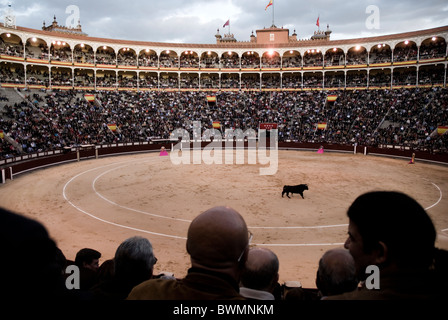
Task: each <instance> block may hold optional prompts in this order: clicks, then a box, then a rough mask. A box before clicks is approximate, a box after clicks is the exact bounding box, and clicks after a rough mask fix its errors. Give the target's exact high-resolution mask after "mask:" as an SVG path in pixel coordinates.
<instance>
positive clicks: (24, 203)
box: [0, 151, 448, 288]
mask: <svg viewBox="0 0 448 320" xmlns="http://www.w3.org/2000/svg"><path fill="white" fill-rule="evenodd" d="M408 161H409V160H406V159H401V160H399V159H389V158H381V157H374V156H364V155H352V154H338V153H329V152H325V153H324V154H317V153H316V152H304V151H301V152H298V151H279V167H278V171H277V173H276V174H275V175H270V176H269V175H267V176H262V175H260V174H259V169H260V168H262V167H267V166H266V165H259V164H257V165H254V164H248V163H247V161H245V164H242V165H236V164H233V165H231V164H222V165H217V164H215V165H206V164H201V165H193V164H191V165H174V164H173V163H172V162H171V160H170V157H169V156H168V157H160V156H159V154H158V153H145V154H138V155H128V156H116V157H109V158H101V159H98V160H96V159H92V160H85V161H81V162H76V163H71V164H65V165H60V166H55V167H51V168H47V169H43V170H38V171H34V172H31V173H28V174H23V175H19V176H16V177H15V179H14V180H13V181H7V183H6V184H4V185H2V186H0V204H1V206H3V207H5V208H8V209H10V210H13V211H16V212H19V213H22V214H24V215H26V216H29V217H32V218H34V219H37V220H39V221H41V222H42V223H43V224H44V225H45V226H46V227H47V229H48V230H49V233H50V235H51V236H52V237H53V238H54V239H55V240H56V242H57V244H58V246H59V247H60V248H61V249H62V251H63V252H64V253H65V255H66V257H67V258H68V259H74V257H75V254H76V252H77V251H78V250H79V249H81V248H84V247H90V248H94V249H97V250H99V251H100V252H101V253H102V259H101V262H102V261H104V260H106V259H109V258H112V257H113V255H114V253H115V249H116V248H117V246H118V245H119V244H120V242H121V241H123V240H125V239H126V238H128V237H131V236H134V235H140V236H144V237H147V238H148V239H150V241H151V242H152V243H153V246H154V250H155V254H156V256H157V258H158V263H157V265H156V270H155V273H158V272H160V271H170V272H174V274H175V276H177V277H182V276H183V275H184V274H185V272H186V270H187V269H188V267H189V258H188V255H187V253H186V250H185V237H186V232H187V229H188V226H189V222H190V221H191V220H192V219H193V218H194V217H195V216H196V215H197V214H199V213H200V212H202V211H204V210H206V209H208V208H210V207H212V206H216V205H228V206H231V207H233V208H235V209H236V210H238V211H239V212H240V213H241V214H242V215H243V216H244V218H245V219H246V222H247V224H248V226H249V229H250V230H251V231H252V232H253V234H254V238H253V244H254V245H256V246H265V247H268V248H270V249H271V250H273V251H274V252H275V253H276V254H277V255H278V257H279V259H280V281H281V282H283V281H286V280H299V281H301V282H302V284H303V286H304V287H308V288H311V287H315V283H314V279H315V274H316V270H317V264H318V260H319V258H320V257H321V255H322V254H323V253H324V252H325V251H326V250H328V249H330V248H333V247H336V246H342V245H343V243H344V241H345V239H346V233H347V223H348V220H347V217H346V210H347V208H348V206H349V205H350V204H351V202H352V201H353V200H354V199H355V198H356V197H357V196H358V195H360V194H362V193H364V192H367V191H371V190H397V191H402V192H405V193H407V194H409V195H410V196H412V197H414V198H415V199H417V200H418V201H419V202H420V203H421V204H422V206H423V207H424V208H426V209H427V210H428V213H429V214H430V216H431V217H432V219H433V221H434V224H435V226H436V228H437V231H438V240H437V245H438V246H439V247H442V248H445V249H448V210H447V209H448V179H447V178H448V166H440V165H431V164H426V163H422V162H419V161H418V160H417V161H416V163H415V164H414V165H410V164H408ZM301 183H306V184H308V186H309V190H308V191H305V193H304V196H305V199H302V198H301V197H300V196H299V195H297V194H295V195H293V196H292V198H291V199H288V198H287V197H286V196H285V197H284V198H282V197H281V192H282V188H283V185H285V184H289V185H293V184H301ZM406 236H412V235H406Z"/></svg>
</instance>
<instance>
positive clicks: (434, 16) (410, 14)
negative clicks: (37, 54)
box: [0, 0, 448, 44]
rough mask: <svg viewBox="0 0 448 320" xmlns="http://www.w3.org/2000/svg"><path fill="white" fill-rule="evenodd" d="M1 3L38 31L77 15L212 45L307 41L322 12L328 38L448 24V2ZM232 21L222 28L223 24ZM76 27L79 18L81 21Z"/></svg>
mask: <svg viewBox="0 0 448 320" xmlns="http://www.w3.org/2000/svg"><path fill="white" fill-rule="evenodd" d="M268 3H269V0H145V1H143V0H127V1H125V0H120V1H116V0H110V1H106V0H79V1H75V0H39V1H37V0H0V8H1V13H2V17H1V22H4V15H5V12H6V9H7V7H8V5H9V4H11V7H12V9H13V12H14V14H15V16H16V24H17V25H18V26H22V27H28V28H33V29H41V28H42V24H43V22H44V21H45V22H46V24H47V25H49V24H51V23H52V21H53V16H54V15H56V19H57V21H58V23H59V25H63V26H70V25H72V24H73V23H74V18H76V17H78V13H79V19H80V21H81V25H82V29H83V31H84V32H85V33H87V34H88V35H89V36H91V37H101V38H112V39H126V40H141V41H156V42H175V43H192V44H194V43H197V44H208V43H210V44H212V43H215V42H216V39H215V37H214V35H215V34H216V32H217V29H219V31H220V34H221V35H222V34H224V33H229V31H230V33H232V34H233V35H234V37H235V38H236V39H237V40H238V41H249V40H250V35H251V33H252V31H254V33H255V31H256V30H257V29H262V28H264V27H270V26H271V25H272V20H273V17H274V23H275V25H276V26H277V27H284V28H288V29H290V34H292V33H293V31H294V30H296V33H297V36H298V38H299V39H309V38H310V37H311V36H312V35H313V33H314V31H315V30H317V28H318V27H317V26H316V22H317V18H318V17H319V22H320V29H321V30H325V29H326V28H327V24H329V25H330V29H331V30H332V31H333V33H332V35H331V39H333V40H337V39H349V38H360V37H368V36H376V35H384V34H392V33H399V32H407V31H414V30H421V29H428V28H433V27H440V26H446V25H448V1H446V0H426V1H424V0H368V1H364V0H344V1H342V0H337V1H336V0H314V1H300V0H274V6H270V7H269V8H268V9H267V10H265V7H266V5H267V4H268ZM227 20H229V21H230V26H228V27H225V28H223V25H224V24H225V23H226V21H227ZM76 24H77V21H76Z"/></svg>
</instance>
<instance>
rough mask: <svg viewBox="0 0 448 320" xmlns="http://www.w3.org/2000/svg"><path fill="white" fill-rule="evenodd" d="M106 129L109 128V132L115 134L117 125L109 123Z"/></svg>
mask: <svg viewBox="0 0 448 320" xmlns="http://www.w3.org/2000/svg"><path fill="white" fill-rule="evenodd" d="M107 127H108V128H109V130H110V131H112V132H115V131H117V125H116V124H115V123H109V124H108V125H107Z"/></svg>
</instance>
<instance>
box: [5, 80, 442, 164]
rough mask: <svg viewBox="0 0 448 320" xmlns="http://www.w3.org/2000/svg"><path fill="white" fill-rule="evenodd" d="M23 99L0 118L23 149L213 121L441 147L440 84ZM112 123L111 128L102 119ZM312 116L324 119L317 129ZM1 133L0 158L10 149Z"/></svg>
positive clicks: (322, 137)
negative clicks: (212, 98)
mask: <svg viewBox="0 0 448 320" xmlns="http://www.w3.org/2000/svg"><path fill="white" fill-rule="evenodd" d="M25 93H26V94H27V96H28V99H29V101H28V102H26V101H22V102H21V103H15V104H10V103H6V105H5V106H4V108H3V110H2V112H3V117H2V118H1V120H0V127H1V128H2V130H3V131H4V133H5V134H8V136H10V137H11V138H12V139H13V140H15V141H17V143H18V144H19V145H20V146H21V147H22V149H23V152H25V153H34V152H40V151H49V150H54V149H60V148H63V147H70V146H77V145H82V144H114V143H131V142H142V141H150V140H151V139H168V138H169V136H170V133H171V132H173V130H175V129H178V128H184V129H187V130H190V129H191V128H192V122H193V121H200V122H201V124H202V130H203V131H204V130H205V129H208V128H211V125H212V122H213V121H220V123H221V125H222V128H221V130H223V132H224V130H225V129H231V128H232V129H242V130H243V131H245V130H246V129H255V130H257V129H258V127H259V125H260V123H272V122H274V123H278V124H279V131H278V137H279V141H293V142H311V143H334V144H342V145H354V144H358V145H365V146H379V147H382V146H385V145H394V146H403V147H410V148H412V149H414V150H424V151H429V152H432V153H445V152H448V138H447V135H446V134H445V135H443V136H439V135H437V127H438V126H444V125H447V124H448V90H447V89H444V88H431V89H423V88H417V89H409V90H360V91H342V90H341V91H335V92H332V93H333V94H336V95H337V100H336V101H335V102H327V94H329V93H327V92H324V91H308V92H220V93H217V94H216V99H217V102H216V104H215V103H212V104H210V103H208V102H207V99H206V96H207V93H205V92H193V91H191V92H128V91H114V92H101V91H99V92H97V93H96V100H97V102H96V103H92V102H88V101H86V99H85V98H84V92H81V91H53V92H45V91H32V92H30V91H28V92H25ZM109 123H115V124H116V125H117V126H118V129H117V131H116V132H112V131H110V130H109V129H108V127H107V124H109ZM318 123H327V128H326V130H318V129H317V124H318ZM18 153H19V151H18V150H16V148H13V147H12V146H11V145H10V144H9V143H8V142H6V141H5V140H4V139H2V140H1V157H2V158H5V157H11V156H15V155H18Z"/></svg>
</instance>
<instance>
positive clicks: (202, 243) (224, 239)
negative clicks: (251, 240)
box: [187, 206, 248, 269]
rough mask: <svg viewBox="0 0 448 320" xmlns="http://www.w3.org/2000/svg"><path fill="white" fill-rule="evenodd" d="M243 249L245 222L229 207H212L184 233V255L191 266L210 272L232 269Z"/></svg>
mask: <svg viewBox="0 0 448 320" xmlns="http://www.w3.org/2000/svg"><path fill="white" fill-rule="evenodd" d="M247 246H248V230H247V225H246V222H245V221H244V219H243V217H242V216H241V215H240V214H239V213H238V212H237V211H235V210H234V209H232V208H229V207H223V206H221V207H214V208H211V209H209V210H207V211H205V212H203V213H201V214H200V215H199V216H197V217H196V218H195V219H194V220H193V221H192V222H191V224H190V227H189V229H188V238H187V251H188V253H189V254H190V257H191V261H192V264H193V266H194V265H197V266H202V267H206V268H211V269H225V268H229V267H233V266H235V265H237V264H238V258H239V257H240V255H241V253H243V252H244V250H246V248H247ZM243 262H244V261H243Z"/></svg>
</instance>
